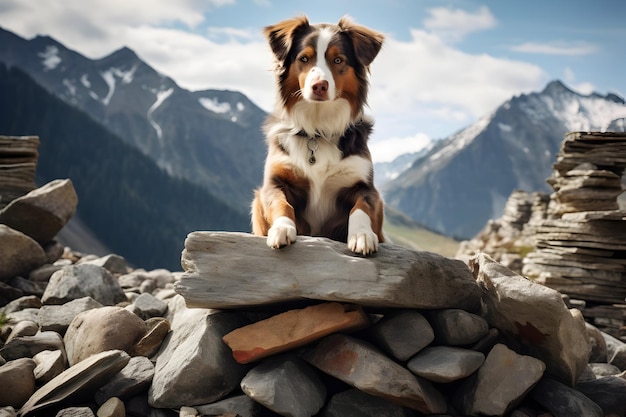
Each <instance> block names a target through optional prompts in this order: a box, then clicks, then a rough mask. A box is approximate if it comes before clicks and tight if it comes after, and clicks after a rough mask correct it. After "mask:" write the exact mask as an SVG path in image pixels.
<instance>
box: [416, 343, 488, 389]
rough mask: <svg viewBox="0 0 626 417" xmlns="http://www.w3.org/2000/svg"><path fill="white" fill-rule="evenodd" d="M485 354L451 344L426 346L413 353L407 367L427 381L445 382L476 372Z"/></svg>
mask: <svg viewBox="0 0 626 417" xmlns="http://www.w3.org/2000/svg"><path fill="white" fill-rule="evenodd" d="M484 361H485V355H483V354H482V353H480V352H475V351H473V350H469V349H462V348H459V347H452V346H433V347H427V348H426V349H424V350H422V351H421V352H420V353H418V354H417V355H415V357H413V358H412V359H411V360H410V361H409V362H408V363H407V367H408V368H409V369H410V370H411V372H413V373H414V374H415V375H419V376H421V377H422V378H425V379H427V380H429V381H433V382H439V383H446V382H452V381H456V380H458V379H462V378H466V377H468V376H470V375H471V374H473V373H474V372H476V370H477V369H478V368H480V366H481V365H482V364H483V362H484Z"/></svg>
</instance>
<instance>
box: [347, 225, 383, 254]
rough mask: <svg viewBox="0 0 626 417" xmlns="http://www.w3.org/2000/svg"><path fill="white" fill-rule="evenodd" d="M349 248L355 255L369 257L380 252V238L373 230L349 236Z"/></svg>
mask: <svg viewBox="0 0 626 417" xmlns="http://www.w3.org/2000/svg"><path fill="white" fill-rule="evenodd" d="M348 247H349V248H350V250H351V251H352V252H354V253H359V254H361V255H369V254H372V253H374V252H376V251H377V250H378V236H376V233H374V232H372V231H371V230H368V231H365V232H363V233H356V234H354V235H350V236H348Z"/></svg>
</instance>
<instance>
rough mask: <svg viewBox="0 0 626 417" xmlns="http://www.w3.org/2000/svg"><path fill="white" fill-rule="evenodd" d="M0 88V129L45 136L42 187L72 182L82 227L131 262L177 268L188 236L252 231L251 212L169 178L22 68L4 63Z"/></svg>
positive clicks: (42, 139)
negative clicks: (60, 180) (197, 232)
mask: <svg viewBox="0 0 626 417" xmlns="http://www.w3.org/2000/svg"><path fill="white" fill-rule="evenodd" d="M0 91H2V94H0V132H1V133H2V134H5V135H38V136H39V137H40V145H39V161H38V164H37V173H36V179H37V183H38V184H39V185H41V184H44V183H46V182H48V181H50V180H53V179H57V178H70V179H71V180H72V183H73V185H74V188H75V189H76V192H77V194H78V198H79V202H78V211H77V217H78V218H79V219H80V221H81V223H83V224H84V225H86V226H87V228H88V229H89V230H90V231H91V232H93V236H97V238H98V239H99V240H100V241H101V242H102V243H103V244H104V245H105V246H106V247H107V248H109V249H110V250H112V251H113V252H115V253H117V254H119V255H122V256H124V257H125V258H126V259H127V260H128V261H129V262H131V263H132V264H135V265H141V266H142V267H145V268H158V267H164V268H167V269H170V270H180V253H181V251H182V249H183V243H184V241H185V238H186V236H187V234H188V233H190V232H192V231H195V230H233V231H236V230H239V231H246V230H249V217H248V215H246V214H243V213H242V212H240V211H239V210H236V209H233V208H232V207H230V206H228V205H226V204H224V203H223V202H222V201H221V200H219V199H218V198H216V197H214V196H212V195H211V194H209V193H208V192H207V191H206V189H204V188H202V187H200V186H198V185H195V184H192V183H190V182H189V181H187V180H185V179H183V178H175V177H172V176H170V175H169V174H168V173H167V172H165V171H164V170H162V169H161V168H159V167H158V166H157V165H156V164H155V163H154V161H153V160H152V159H150V158H149V157H147V156H146V155H144V154H143V153H141V152H140V151H139V150H137V149H136V148H134V147H132V146H130V145H129V144H127V143H125V142H124V141H122V139H120V138H119V137H118V136H116V135H115V134H112V133H111V132H109V131H108V130H107V129H105V128H104V127H103V126H102V125H100V124H99V123H97V122H95V121H94V120H93V119H91V118H90V117H89V116H88V115H86V114H85V113H83V112H81V111H79V110H78V109H76V108H75V107H73V106H71V105H69V104H67V103H66V102H64V101H62V100H60V99H58V98H57V97H56V96H54V95H52V94H50V93H48V92H47V91H46V90H44V89H43V88H42V87H41V86H40V85H39V84H38V83H36V82H35V81H34V80H33V79H32V78H31V77H30V76H28V75H27V74H25V73H24V72H22V71H21V70H20V69H18V68H15V67H14V68H7V66H6V65H4V64H2V63H0ZM75 249H78V248H75Z"/></svg>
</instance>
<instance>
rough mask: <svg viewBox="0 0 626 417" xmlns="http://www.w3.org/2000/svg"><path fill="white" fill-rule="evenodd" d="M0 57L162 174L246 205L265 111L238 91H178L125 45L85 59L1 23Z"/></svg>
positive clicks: (256, 179)
mask: <svg viewBox="0 0 626 417" xmlns="http://www.w3.org/2000/svg"><path fill="white" fill-rule="evenodd" d="M0 61H1V62H5V63H7V64H8V65H9V66H17V67H19V68H21V69H22V70H23V71H25V72H26V73H27V74H29V75H30V76H31V77H32V78H33V79H34V80H35V81H37V82H38V83H39V84H40V85H42V86H43V87H44V88H46V89H47V90H48V91H49V92H51V93H53V94H54V95H56V96H57V97H59V98H61V99H62V100H63V101H65V102H67V103H70V104H71V105H73V106H75V107H77V108H79V109H81V110H83V111H84V112H85V113H87V114H88V115H89V116H90V117H92V118H93V119H94V120H96V121H98V122H99V123H101V124H102V125H104V126H105V127H106V128H107V129H109V130H110V131H112V132H113V133H115V134H117V135H118V136H119V137H121V138H122V139H123V140H124V141H125V142H126V143H128V144H130V145H132V146H133V147H135V148H137V149H139V150H140V151H141V152H142V153H143V154H145V155H147V156H149V157H150V158H151V159H153V160H154V161H155V162H156V163H157V164H158V165H159V166H160V167H161V168H162V169H164V170H166V171H167V172H168V173H169V174H170V175H172V176H175V177H182V178H186V179H187V180H189V181H191V182H193V183H195V184H197V185H200V186H202V187H204V188H206V189H207V190H209V191H210V192H211V193H212V194H214V195H216V196H217V197H219V198H220V199H222V200H223V201H224V202H226V203H228V204H230V205H233V206H237V207H239V209H240V210H242V211H248V206H249V204H250V202H251V200H252V191H253V189H254V188H256V187H257V186H258V185H259V184H260V183H261V180H262V171H263V163H264V157H265V140H264V137H263V134H262V132H261V129H260V126H261V125H262V123H263V120H264V119H265V117H266V113H265V112H264V111H263V110H261V109H260V108H258V106H256V105H255V104H254V103H253V102H252V101H251V100H249V99H248V98H247V97H245V96H244V95H242V94H241V93H235V92H229V91H224V90H211V89H207V90H203V91H194V92H192V91H188V90H186V89H183V88H181V87H179V86H178V84H176V82H175V81H174V80H173V79H171V78H169V77H167V76H165V75H163V74H160V73H159V72H157V71H156V70H155V69H154V68H152V67H151V66H150V65H149V64H147V63H146V62H144V61H143V60H141V58H140V57H139V56H138V55H137V54H136V53H135V52H134V51H132V50H131V49H130V48H128V47H122V48H119V49H117V50H116V51H113V52H112V53H110V54H108V55H106V56H104V57H102V58H99V59H90V58H87V57H84V56H82V55H80V54H79V53H77V52H75V51H72V50H71V49H69V48H66V47H65V46H63V45H62V44H61V43H60V42H58V41H56V40H54V38H52V37H49V36H37V37H35V38H33V39H31V40H26V39H23V38H21V37H19V36H17V35H15V34H12V33H11V32H9V31H6V30H4V29H2V28H0ZM235 100H236V101H235ZM225 103H229V107H228V108H226V106H225ZM211 104H214V105H211Z"/></svg>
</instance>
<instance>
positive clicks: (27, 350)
mask: <svg viewBox="0 0 626 417" xmlns="http://www.w3.org/2000/svg"><path fill="white" fill-rule="evenodd" d="M57 349H59V350H62V351H63V352H65V347H64V345H63V339H61V336H59V334H58V333H56V332H39V333H37V334H35V335H34V336H21V337H16V338H15V339H13V340H11V341H10V342H9V343H7V344H6V345H4V346H3V347H2V349H0V356H2V357H3V358H4V359H6V360H7V361H12V360H15V359H19V358H32V357H33V356H35V355H36V354H38V353H39V352H41V351H44V350H57Z"/></svg>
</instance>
